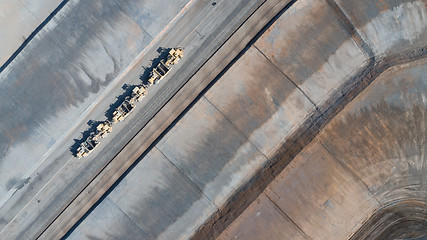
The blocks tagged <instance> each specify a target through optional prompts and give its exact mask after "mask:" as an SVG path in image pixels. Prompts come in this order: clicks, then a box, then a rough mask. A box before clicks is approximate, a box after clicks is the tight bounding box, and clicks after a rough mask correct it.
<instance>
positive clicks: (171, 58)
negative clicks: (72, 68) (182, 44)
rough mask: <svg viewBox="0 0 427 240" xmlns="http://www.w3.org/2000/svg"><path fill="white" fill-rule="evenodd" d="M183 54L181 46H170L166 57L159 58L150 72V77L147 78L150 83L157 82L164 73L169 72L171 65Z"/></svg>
mask: <svg viewBox="0 0 427 240" xmlns="http://www.w3.org/2000/svg"><path fill="white" fill-rule="evenodd" d="M183 56H184V50H183V49H182V48H172V49H171V50H170V51H169V53H168V56H167V57H166V59H162V60H160V63H159V64H157V67H155V68H154V69H153V71H152V72H151V74H150V78H149V79H148V82H149V83H150V85H152V84H157V83H158V82H159V81H160V80H161V79H162V78H164V77H165V76H166V74H168V73H169V70H170V69H171V68H172V65H175V64H177V63H178V61H179V60H180V59H181V58H182V57H183ZM165 60H166V61H165Z"/></svg>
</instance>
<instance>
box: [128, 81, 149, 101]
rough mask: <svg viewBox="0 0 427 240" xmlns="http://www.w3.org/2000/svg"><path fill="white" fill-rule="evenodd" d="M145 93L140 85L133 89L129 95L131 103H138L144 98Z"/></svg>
mask: <svg viewBox="0 0 427 240" xmlns="http://www.w3.org/2000/svg"><path fill="white" fill-rule="evenodd" d="M146 92H147V90H146V89H145V87H144V86H142V85H141V86H136V87H134V88H133V89H132V95H131V99H132V101H137V102H140V101H141V100H142V99H143V98H144V96H145V93H146Z"/></svg>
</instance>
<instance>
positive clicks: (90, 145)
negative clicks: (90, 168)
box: [76, 132, 99, 158]
mask: <svg viewBox="0 0 427 240" xmlns="http://www.w3.org/2000/svg"><path fill="white" fill-rule="evenodd" d="M94 135H95V134H94V133H93V132H92V133H91V134H90V136H89V137H88V138H87V139H86V141H84V142H82V144H80V146H79V148H77V154H76V156H77V157H78V158H81V157H86V156H87V155H89V153H91V152H92V151H93V149H95V147H96V146H97V145H98V144H99V140H97V139H94Z"/></svg>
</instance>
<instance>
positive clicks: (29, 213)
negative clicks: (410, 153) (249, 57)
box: [0, 1, 262, 238]
mask: <svg viewBox="0 0 427 240" xmlns="http://www.w3.org/2000/svg"><path fill="white" fill-rule="evenodd" d="M261 3H262V2H256V1H232V2H231V1H223V2H222V1H221V2H217V4H216V5H212V4H211V2H207V1H197V2H193V3H192V5H189V6H188V7H187V8H186V10H185V11H184V12H183V13H182V14H181V15H179V17H178V18H179V19H177V20H176V21H175V22H174V23H173V25H172V26H169V28H168V30H167V32H166V33H164V34H163V35H162V37H161V38H159V39H155V40H156V41H155V42H154V43H153V45H151V46H150V48H149V49H150V50H147V51H144V52H143V54H141V55H143V57H142V58H141V59H140V60H139V61H138V62H136V64H135V65H134V66H135V67H134V68H131V69H130V71H127V72H126V75H125V77H123V78H121V79H120V81H117V82H115V83H114V86H113V85H111V86H108V87H107V88H106V89H105V90H104V91H105V92H104V94H103V96H102V97H100V98H99V99H97V100H96V102H94V103H93V104H91V105H90V106H89V107H88V108H87V109H86V111H85V114H84V115H82V117H81V118H80V119H79V121H78V122H77V123H78V124H77V125H74V126H72V127H70V131H69V132H65V133H64V134H63V138H64V140H63V141H62V142H60V143H57V144H56V145H55V148H53V149H50V152H49V154H47V155H46V156H45V159H44V160H43V163H42V165H40V166H39V167H38V168H37V169H36V170H35V171H34V174H33V175H31V177H30V181H29V182H28V183H26V184H25V185H24V186H23V187H22V188H21V189H20V190H19V191H17V192H16V193H15V195H13V197H12V198H11V199H9V200H8V202H6V204H5V205H4V206H3V207H2V209H1V214H2V218H3V220H4V221H3V224H6V223H7V222H9V221H10V220H11V219H12V218H14V219H13V221H12V222H11V223H9V224H8V225H6V227H5V228H4V229H3V231H2V232H1V233H0V235H1V236H2V237H6V238H10V237H12V238H13V237H17V238H32V237H34V236H37V235H38V234H40V232H41V231H42V230H43V228H44V227H45V226H46V224H48V223H49V222H50V221H51V220H52V218H53V217H54V216H55V214H57V213H59V212H60V211H61V209H62V208H63V207H64V206H66V205H67V204H68V203H69V202H70V201H71V200H72V199H73V198H74V196H75V195H77V193H79V192H80V191H81V189H83V187H84V186H85V185H86V184H87V183H88V182H89V180H90V179H91V178H92V177H93V176H94V174H96V173H97V172H99V171H100V170H101V169H102V168H103V166H105V164H106V163H107V162H108V161H109V160H110V159H111V158H112V157H113V156H114V155H115V154H116V153H117V152H118V151H119V150H120V149H122V148H123V147H124V145H125V144H126V143H127V142H128V141H129V139H130V138H131V137H132V136H133V135H135V134H136V133H137V132H138V131H139V129H141V127H142V126H144V125H145V123H146V122H147V121H148V120H149V119H151V117H152V115H153V114H154V113H156V112H157V111H158V109H160V108H161V106H163V105H164V103H165V102H167V100H168V99H169V98H170V97H171V95H173V94H174V93H175V92H176V91H177V90H178V89H179V88H180V87H181V86H182V85H183V84H184V83H185V81H187V80H188V79H189V78H190V77H191V76H192V75H193V74H194V72H195V71H196V70H197V69H198V68H200V66H201V65H202V63H204V62H205V61H206V60H207V59H208V58H209V57H210V56H211V55H212V54H213V53H214V52H215V51H216V50H217V49H218V47H220V46H221V45H222V44H223V42H224V41H225V40H226V39H227V38H228V36H229V35H230V34H231V33H232V32H234V31H235V30H236V29H237V27H238V26H239V25H240V24H241V23H242V21H243V20H244V19H245V17H244V16H246V17H247V16H249V15H250V14H251V13H252V12H253V11H254V10H255V9H256V8H257V7H258V6H259V5H260V4H261ZM236 16H238V17H236ZM175 46H180V47H184V48H185V58H184V59H183V60H182V61H181V62H180V63H179V65H178V66H177V67H176V68H174V69H173V71H172V72H171V73H170V75H169V76H168V78H167V79H165V80H163V81H162V82H161V83H160V84H159V85H157V86H154V87H152V88H150V90H149V93H148V95H147V96H146V98H145V99H144V102H143V103H141V104H139V106H138V107H137V109H136V110H135V111H134V112H133V113H132V115H131V116H129V118H128V119H127V120H126V121H125V122H123V123H120V124H117V125H116V126H114V129H113V133H112V134H111V135H110V136H109V137H108V138H107V139H105V141H103V142H102V143H101V145H100V146H99V147H98V148H97V149H96V150H95V151H94V152H93V153H92V154H91V155H90V156H89V157H88V158H85V159H83V160H80V161H77V160H76V158H74V157H73V156H72V155H71V152H70V146H72V145H73V140H72V139H78V138H79V137H80V135H79V133H80V132H83V131H84V130H86V129H87V125H86V123H87V122H88V121H89V120H95V121H97V120H103V119H104V118H105V111H106V110H107V109H109V105H110V104H111V103H113V102H114V101H115V97H116V96H119V95H120V94H122V93H123V90H122V89H121V88H120V86H122V85H123V84H124V83H126V84H138V83H140V80H139V76H140V75H141V74H142V73H143V71H144V70H143V69H142V68H140V66H149V65H150V60H151V59H154V58H156V57H157V56H158V53H157V52H156V51H155V50H157V49H158V48H159V47H175ZM100 67H101V69H102V66H100ZM57 172H58V173H57ZM46 183H47V184H46ZM64 186H66V187H64ZM40 189H41V191H40V192H39V190H40ZM33 196H34V197H33ZM23 206H25V208H24V209H23V210H21V208H22V207H23ZM18 212H19V213H18ZM17 213H18V215H16V214H17ZM15 215H16V217H15ZM35 223H37V224H35Z"/></svg>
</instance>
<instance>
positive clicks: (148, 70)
mask: <svg viewBox="0 0 427 240" xmlns="http://www.w3.org/2000/svg"><path fill="white" fill-rule="evenodd" d="M171 49H172V48H162V47H159V48H158V49H157V52H158V53H159V56H158V57H157V58H155V59H153V60H151V66H150V67H147V68H144V72H143V73H142V74H141V75H139V80H141V81H142V84H143V85H144V86H149V85H150V84H149V83H148V78H149V77H150V73H151V72H152V71H153V69H154V68H155V67H157V65H158V64H159V63H160V61H161V60H162V59H166V57H167V56H168V53H169V51H170V50H171Z"/></svg>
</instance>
